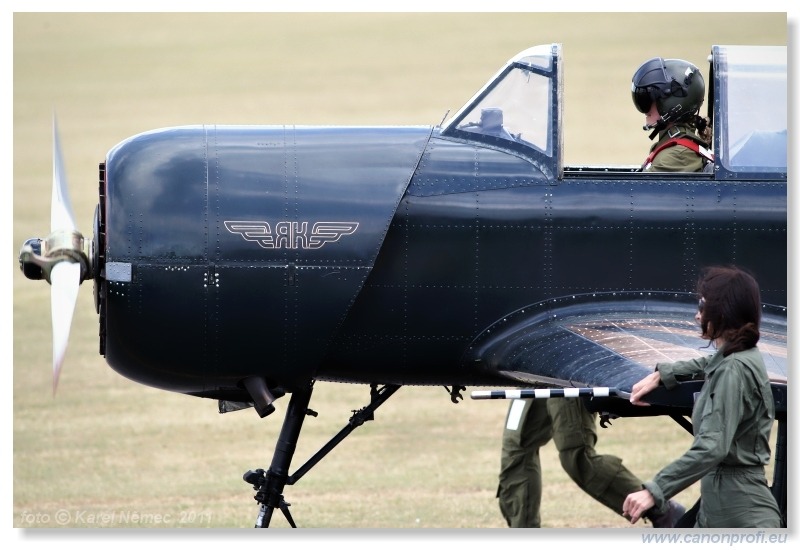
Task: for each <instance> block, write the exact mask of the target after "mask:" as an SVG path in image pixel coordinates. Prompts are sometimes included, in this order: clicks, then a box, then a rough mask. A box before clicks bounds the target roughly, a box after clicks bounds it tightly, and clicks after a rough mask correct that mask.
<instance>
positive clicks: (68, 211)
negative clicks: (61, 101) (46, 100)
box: [50, 114, 76, 231]
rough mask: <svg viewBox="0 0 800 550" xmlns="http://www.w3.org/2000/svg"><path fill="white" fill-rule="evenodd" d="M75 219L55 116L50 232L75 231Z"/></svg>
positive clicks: (54, 117)
mask: <svg viewBox="0 0 800 550" xmlns="http://www.w3.org/2000/svg"><path fill="white" fill-rule="evenodd" d="M75 229H76V227H75V217H74V216H73V215H72V204H71V203H70V200H69V190H68V188H67V173H66V172H65V171H64V162H63V160H62V159H61V143H60V140H59V139H58V123H57V122H56V116H55V114H54V115H53V193H52V201H51V204H50V231H58V230H69V231H74V230H75Z"/></svg>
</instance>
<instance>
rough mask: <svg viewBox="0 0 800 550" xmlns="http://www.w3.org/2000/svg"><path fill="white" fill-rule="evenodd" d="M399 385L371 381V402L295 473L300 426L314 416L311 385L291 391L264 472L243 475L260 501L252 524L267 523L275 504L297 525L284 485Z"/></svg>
mask: <svg viewBox="0 0 800 550" xmlns="http://www.w3.org/2000/svg"><path fill="white" fill-rule="evenodd" d="M398 389H400V386H392V385H387V386H383V387H381V388H378V387H377V386H376V385H374V384H373V385H372V386H371V388H370V403H369V405H367V406H366V407H364V408H363V409H360V410H358V411H355V412H354V413H353V416H351V417H350V420H349V421H348V423H347V426H345V427H344V428H342V429H341V430H340V431H339V433H338V434H336V435H335V436H334V437H332V438H331V440H330V441H328V443H327V444H325V445H324V446H323V447H322V448H321V449H320V450H319V451H317V453H316V454H315V455H314V456H312V457H311V458H310V459H309V460H308V461H307V462H306V463H305V464H304V465H303V466H301V467H300V468H299V469H298V470H297V471H296V472H295V473H294V474H292V475H289V466H290V464H291V462H292V456H293V455H294V451H295V449H296V448H297V440H298V438H299V437H300V430H301V429H302V427H303V421H304V420H305V417H306V416H307V415H309V414H311V415H314V416H316V413H314V412H313V411H311V410H310V409H309V408H308V404H309V402H310V401H311V391H312V385H309V386H308V387H306V388H302V389H300V390H297V391H295V392H293V393H292V398H291V400H290V401H289V407H288V409H287V410H286V417H285V418H284V420H283V427H282V428H281V433H280V435H279V436H278V442H277V444H276V446H275V453H274V454H273V456H272V464H271V465H270V467H269V470H267V471H266V472H265V471H264V470H262V469H258V470H248V471H247V472H246V473H245V474H244V476H243V478H244V480H245V481H246V482H247V483H249V484H251V485H252V486H253V489H254V490H255V491H256V495H255V497H253V498H255V500H256V501H257V502H258V503H259V512H258V517H257V519H256V524H255V527H269V524H270V521H271V520H272V513H273V512H274V511H275V509H276V508H278V509H280V511H281V512H283V515H284V516H285V517H286V520H287V521H288V522H289V525H291V526H292V527H297V525H295V523H294V520H293V519H292V514H291V513H290V512H289V506H290V504H289V503H288V502H286V500H284V498H283V489H284V487H285V486H286V485H294V484H295V483H296V482H297V481H298V480H299V479H300V478H301V477H303V476H304V475H305V474H306V472H308V471H309V470H310V469H311V468H312V467H314V465H316V464H317V463H318V462H319V461H320V460H322V458H323V457H324V456H325V455H327V454H328V453H329V452H331V451H332V450H333V448H334V447H336V445H338V444H339V443H340V442H341V441H342V440H343V439H344V438H345V437H347V436H348V435H350V433H351V432H352V431H353V430H355V429H356V428H358V427H359V426H361V425H362V424H363V423H364V422H367V421H369V420H373V419H374V418H375V415H374V412H375V410H376V409H377V408H378V407H380V406H381V405H383V404H384V403H385V402H386V400H387V399H389V397H391V396H392V395H393V394H394V392H396V391H397V390H398Z"/></svg>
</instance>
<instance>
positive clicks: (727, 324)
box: [622, 267, 782, 528]
mask: <svg viewBox="0 0 800 550" xmlns="http://www.w3.org/2000/svg"><path fill="white" fill-rule="evenodd" d="M697 292H698V295H699V303H698V311H697V313H696V314H695V319H696V320H697V321H698V323H699V324H700V330H701V335H702V337H703V338H704V339H707V340H709V341H710V344H709V345H713V346H714V347H715V348H716V350H717V351H716V353H714V355H712V356H710V357H703V358H700V359H693V360H689V361H678V362H676V363H659V364H657V365H656V370H655V372H653V373H652V374H650V375H648V376H647V377H645V378H644V379H642V380H641V381H639V382H637V383H636V384H635V385H634V386H633V391H632V393H631V403H633V404H634V405H646V403H645V402H643V401H642V397H644V396H645V395H646V394H648V393H649V392H651V391H652V390H653V389H655V388H656V387H657V386H658V385H659V384H660V383H663V384H664V386H665V387H666V388H667V389H672V388H674V387H675V386H677V384H678V380H679V378H681V377H690V378H697V379H699V378H704V379H705V382H704V383H703V387H702V390H701V391H700V393H699V394H698V395H697V397H696V399H695V404H694V408H693V410H692V424H693V427H694V441H693V442H692V446H691V447H690V448H689V450H688V451H686V453H684V455H683V456H681V457H680V458H678V459H677V460H675V461H674V462H672V463H671V464H669V465H668V466H666V467H665V468H664V469H662V470H661V471H660V472H659V473H658V474H656V476H655V477H654V478H653V479H652V480H650V481H647V482H645V483H644V484H643V487H644V488H643V489H641V490H639V491H636V492H634V493H631V494H629V495H628V496H627V498H626V499H625V503H624V504H623V507H622V512H623V515H625V516H626V517H628V518H630V521H631V523H636V522H637V521H638V520H639V518H640V517H642V514H644V513H646V512H647V511H648V510H651V509H653V508H655V509H656V510H658V509H662V508H664V507H665V506H666V502H667V500H666V499H669V498H670V497H672V496H674V495H676V494H677V493H679V492H680V491H682V490H684V489H685V488H687V487H688V486H689V485H691V484H693V483H694V482H696V481H698V480H699V481H700V501H699V503H698V504H697V505H695V508H696V510H697V512H696V518H695V523H694V525H695V527H726V528H727V527H758V528H767V527H781V526H782V525H781V524H782V521H781V515H780V510H779V508H778V504H777V502H776V501H775V498H774V497H773V495H772V492H771V491H770V488H769V485H768V483H767V478H766V473H765V471H764V467H765V465H766V464H767V463H768V462H769V459H770V447H769V437H770V431H771V430H772V425H773V422H774V419H775V405H774V403H773V399H772V390H771V388H770V383H769V379H768V377H767V371H766V368H765V366H764V360H763V358H762V357H761V352H760V351H759V350H758V347H757V346H756V344H757V343H758V340H759V336H760V333H759V326H760V321H761V298H760V290H759V287H758V283H757V282H756V280H755V279H754V278H753V277H752V275H750V274H749V273H747V272H745V271H743V270H741V269H739V268H736V267H712V268H708V269H706V270H704V271H703V273H702V274H701V276H700V280H699V282H698V285H697ZM687 515H688V514H687Z"/></svg>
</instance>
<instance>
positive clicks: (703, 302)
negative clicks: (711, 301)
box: [697, 298, 706, 313]
mask: <svg viewBox="0 0 800 550" xmlns="http://www.w3.org/2000/svg"><path fill="white" fill-rule="evenodd" d="M705 308H706V299H705V298H700V300H699V301H698V302H697V311H699V312H700V313H703V310H704V309H705Z"/></svg>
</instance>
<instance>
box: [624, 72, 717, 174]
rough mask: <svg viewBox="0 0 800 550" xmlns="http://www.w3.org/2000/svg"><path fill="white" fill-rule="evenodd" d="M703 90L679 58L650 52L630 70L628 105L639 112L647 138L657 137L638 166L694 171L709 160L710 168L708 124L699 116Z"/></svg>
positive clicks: (699, 76)
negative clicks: (642, 116) (645, 157)
mask: <svg viewBox="0 0 800 550" xmlns="http://www.w3.org/2000/svg"><path fill="white" fill-rule="evenodd" d="M705 91H706V87H705V82H704V80H703V75H702V74H701V73H700V70H699V69H698V68H697V67H695V66H694V65H692V64H691V63H689V62H688V61H683V60H682V59H664V58H661V57H654V58H653V59H649V60H647V61H645V62H644V63H642V65H641V66H640V67H639V68H638V69H637V70H636V72H635V73H634V75H633V79H632V82H631V95H632V96H633V104H634V105H635V106H636V109H638V110H639V112H640V113H643V114H644V115H645V125H644V130H650V131H651V133H650V139H651V140H652V139H654V138H655V137H656V136H658V140H657V141H656V142H655V143H654V144H653V146H652V147H651V148H650V154H649V155H648V157H647V159H645V161H644V163H643V164H642V171H646V172H649V171H652V172H700V171H703V170H704V168H705V167H706V166H707V165H709V164H711V166H712V167H713V160H714V157H713V155H712V154H711V152H710V151H709V143H710V141H711V128H710V127H709V125H708V119H706V118H703V117H701V116H700V115H699V112H700V107H701V106H702V105H703V99H704V98H705Z"/></svg>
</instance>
